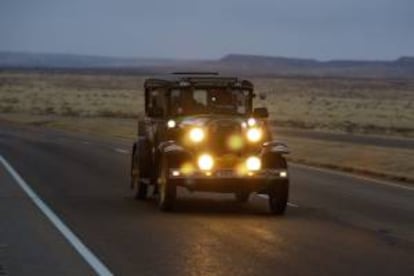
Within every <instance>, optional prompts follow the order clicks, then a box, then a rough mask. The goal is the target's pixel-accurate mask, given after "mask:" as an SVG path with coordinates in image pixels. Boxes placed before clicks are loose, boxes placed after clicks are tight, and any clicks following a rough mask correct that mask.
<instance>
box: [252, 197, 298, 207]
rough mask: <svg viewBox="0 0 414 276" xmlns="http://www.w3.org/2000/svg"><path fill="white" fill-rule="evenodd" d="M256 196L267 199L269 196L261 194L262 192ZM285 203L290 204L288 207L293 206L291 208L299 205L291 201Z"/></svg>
mask: <svg viewBox="0 0 414 276" xmlns="http://www.w3.org/2000/svg"><path fill="white" fill-rule="evenodd" d="M257 196H258V197H260V198H264V199H268V198H269V196H268V195H262V194H260V195H257ZM287 205H288V206H290V207H293V208H299V205H297V204H295V203H292V202H288V203H287Z"/></svg>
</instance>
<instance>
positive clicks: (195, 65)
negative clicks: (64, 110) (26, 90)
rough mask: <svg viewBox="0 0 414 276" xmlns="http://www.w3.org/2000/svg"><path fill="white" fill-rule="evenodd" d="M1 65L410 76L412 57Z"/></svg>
mask: <svg viewBox="0 0 414 276" xmlns="http://www.w3.org/2000/svg"><path fill="white" fill-rule="evenodd" d="M0 68H2V69H37V70H42V69H60V70H64V69H72V70H76V69H89V70H94V69H96V70H101V69H105V70H127V71H139V72H148V73H167V72H172V71H175V70H195V71H200V70H201V71H203V70H208V71H211V70H213V71H218V72H221V73H226V74H240V75H246V76H313V77H359V78H361V77H364V78H414V57H400V58H398V59H396V60H392V61H381V60H378V61H375V60H374V61H368V60H329V61H319V60H316V59H303V58H288V57H277V56H261V55H247V54H228V55H226V56H224V57H222V58H220V59H217V60H195V59H194V60H183V59H166V58H136V57H131V58H128V57H109V56H108V57H107V56H93V55H77V54H55V53H54V54H50V53H30V52H11V51H0Z"/></svg>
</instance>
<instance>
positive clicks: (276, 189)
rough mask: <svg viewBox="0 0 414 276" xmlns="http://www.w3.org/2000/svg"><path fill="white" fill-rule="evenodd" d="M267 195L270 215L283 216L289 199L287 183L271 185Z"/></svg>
mask: <svg viewBox="0 0 414 276" xmlns="http://www.w3.org/2000/svg"><path fill="white" fill-rule="evenodd" d="M268 195H269V209H270V213H271V214H272V215H283V214H284V213H285V211H286V205H287V202H288V197H289V181H284V182H280V183H273V185H272V187H271V188H270V190H269V193H268Z"/></svg>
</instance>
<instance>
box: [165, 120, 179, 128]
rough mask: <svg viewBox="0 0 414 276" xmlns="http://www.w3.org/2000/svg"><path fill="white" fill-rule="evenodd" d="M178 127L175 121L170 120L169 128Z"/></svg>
mask: <svg viewBox="0 0 414 276" xmlns="http://www.w3.org/2000/svg"><path fill="white" fill-rule="evenodd" d="M176 125H177V123H176V122H175V121H174V120H168V122H167V126H168V128H175V126H176Z"/></svg>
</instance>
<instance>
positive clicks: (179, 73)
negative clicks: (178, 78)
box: [172, 72, 219, 76]
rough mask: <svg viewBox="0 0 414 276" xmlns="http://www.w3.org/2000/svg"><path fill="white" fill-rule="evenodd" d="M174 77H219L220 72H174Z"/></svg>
mask: <svg viewBox="0 0 414 276" xmlns="http://www.w3.org/2000/svg"><path fill="white" fill-rule="evenodd" d="M172 74H173V75H207V76H208V75H210V76H218V74H219V73H218V72H173V73H172Z"/></svg>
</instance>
